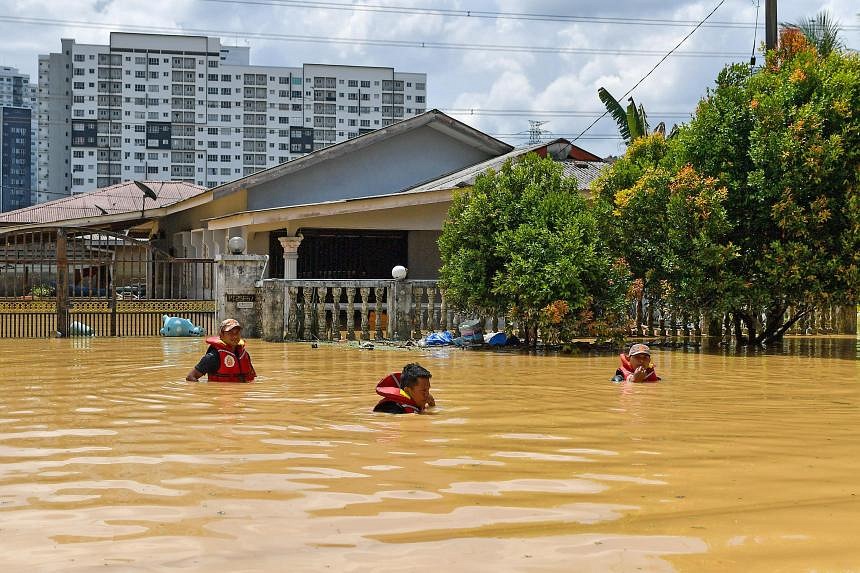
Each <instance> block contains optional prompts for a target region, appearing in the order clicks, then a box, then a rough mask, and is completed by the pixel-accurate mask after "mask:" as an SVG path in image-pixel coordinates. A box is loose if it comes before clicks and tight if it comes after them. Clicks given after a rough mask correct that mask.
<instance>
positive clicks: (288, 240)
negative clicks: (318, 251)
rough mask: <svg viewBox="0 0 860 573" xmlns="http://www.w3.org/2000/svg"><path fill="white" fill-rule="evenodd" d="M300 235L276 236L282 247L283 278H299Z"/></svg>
mask: <svg viewBox="0 0 860 573" xmlns="http://www.w3.org/2000/svg"><path fill="white" fill-rule="evenodd" d="M303 238H304V237H302V236H301V235H299V236H298V237H278V241H280V243H281V247H282V248H283V249H284V278H285V279H297V278H299V265H298V263H299V245H301V244H302V239H303Z"/></svg>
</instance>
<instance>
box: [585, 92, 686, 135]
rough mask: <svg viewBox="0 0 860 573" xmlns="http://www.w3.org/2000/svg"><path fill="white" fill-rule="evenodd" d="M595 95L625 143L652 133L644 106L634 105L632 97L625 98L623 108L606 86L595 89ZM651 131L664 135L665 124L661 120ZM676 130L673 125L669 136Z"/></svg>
mask: <svg viewBox="0 0 860 573" xmlns="http://www.w3.org/2000/svg"><path fill="white" fill-rule="evenodd" d="M597 95H598V97H600V101H602V102H603V105H604V106H606V110H607V111H608V112H609V114H610V115H611V116H612V117H613V119H615V123H617V124H618V131H619V132H620V133H621V137H622V138H623V139H624V143H625V144H627V145H630V144H631V143H632V142H633V140H634V139H638V138H640V137H643V136H645V135H648V134H649V133H652V131H651V125H650V124H649V123H648V115H647V114H646V113H645V106H643V105H642V104H639V107H636V102H635V101H633V98H632V97H631V98H627V102H628V103H627V109H624V107H623V106H622V105H621V104H620V103H619V102H618V100H617V99H615V98H614V97H613V96H612V94H610V93H609V92H608V91H607V90H606V88H600V89H599V90H597ZM653 132H654V133H662V134H663V135H666V124H665V123H663V122H662V121H661V122H660V123H658V124H657V126H656V127H655V128H654V131H653ZM676 132H677V129H676V127H673V128H672V131H671V132H670V133H669V137H672V136H673V135H674V134H675V133H676Z"/></svg>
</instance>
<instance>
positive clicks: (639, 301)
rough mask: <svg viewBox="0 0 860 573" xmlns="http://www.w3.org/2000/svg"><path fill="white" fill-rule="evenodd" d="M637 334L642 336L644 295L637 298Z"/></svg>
mask: <svg viewBox="0 0 860 573" xmlns="http://www.w3.org/2000/svg"><path fill="white" fill-rule="evenodd" d="M636 336H642V295H639V298H637V299H636Z"/></svg>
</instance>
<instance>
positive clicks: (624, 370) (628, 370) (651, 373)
mask: <svg viewBox="0 0 860 573" xmlns="http://www.w3.org/2000/svg"><path fill="white" fill-rule="evenodd" d="M619 358H621V367H620V368H618V370H616V372H617V373H620V374H621V375H622V376H624V379H625V380H627V377H628V376H630V375H631V374H633V370H634V368H633V366H632V365H631V364H630V357H629V356H627V355H626V354H621V355H620V356H619ZM645 374H646V376H645V380H643V382H657V381H658V380H660V377H659V376H657V371H656V370H655V369H654V365H653V364H652V365H651V366H649V367H648V370H646V371H645Z"/></svg>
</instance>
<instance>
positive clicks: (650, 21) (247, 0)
mask: <svg viewBox="0 0 860 573" xmlns="http://www.w3.org/2000/svg"><path fill="white" fill-rule="evenodd" d="M202 1H204V2H217V3H221V4H242V5H246V6H272V7H282V8H313V9H317V10H337V11H344V12H376V13H384V14H406V15H425V16H446V17H460V18H469V19H492V20H530V21H538V22H582V23H591V24H624V25H637V26H676V27H686V26H691V25H694V24H696V21H695V20H673V19H668V18H622V17H610V16H581V15H568V14H542V13H529V12H495V11H489V10H455V9H447V8H422V7H417V6H382V5H375V4H343V3H338V2H322V1H313V0H202ZM757 26H758V22H757V21H756V23H755V24H753V23H749V22H725V21H722V22H720V21H714V22H708V23H706V24H704V27H708V28H742V29H750V28H754V27H757ZM762 27H763V26H762ZM843 28H844V29H848V28H854V26H850V27H843Z"/></svg>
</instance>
